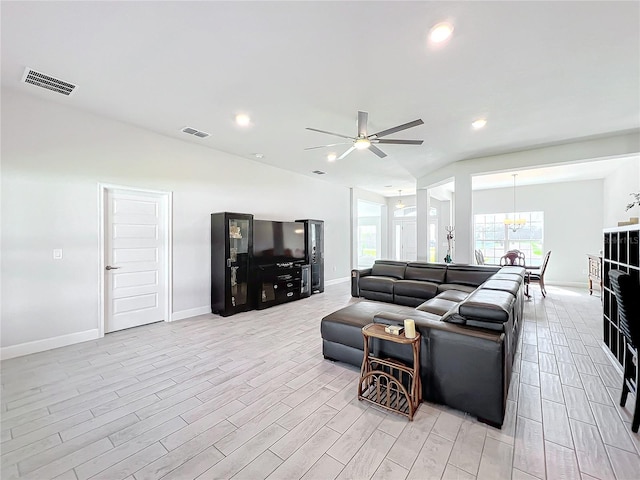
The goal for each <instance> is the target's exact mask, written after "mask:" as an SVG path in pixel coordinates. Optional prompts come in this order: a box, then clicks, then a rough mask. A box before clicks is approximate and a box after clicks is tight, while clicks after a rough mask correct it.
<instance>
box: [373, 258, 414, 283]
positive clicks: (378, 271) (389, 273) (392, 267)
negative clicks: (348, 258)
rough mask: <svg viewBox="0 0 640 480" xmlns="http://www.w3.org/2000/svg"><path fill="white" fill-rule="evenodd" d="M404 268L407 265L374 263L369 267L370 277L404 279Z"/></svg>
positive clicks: (402, 263) (403, 263)
mask: <svg viewBox="0 0 640 480" xmlns="http://www.w3.org/2000/svg"><path fill="white" fill-rule="evenodd" d="M406 268H407V264H406V263H405V262H393V261H389V260H386V261H376V262H375V263H374V264H373V267H371V275H376V276H379V277H391V278H397V279H400V278H404V271H405V269H406ZM364 278H366V277H364Z"/></svg>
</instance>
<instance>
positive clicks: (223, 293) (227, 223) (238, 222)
mask: <svg viewBox="0 0 640 480" xmlns="http://www.w3.org/2000/svg"><path fill="white" fill-rule="evenodd" d="M252 251H253V215H250V214H246V213H229V212H221V213H212V214H211V311H212V312H213V313H217V314H219V315H222V316H223V317H226V316H228V315H233V314H234V313H238V312H244V311H246V310H251V309H253V308H254V306H253V303H254V299H253V296H254V295H253V291H252V290H253V288H252V285H251V284H252V282H251V281H250V278H251V270H250V268H251V257H252Z"/></svg>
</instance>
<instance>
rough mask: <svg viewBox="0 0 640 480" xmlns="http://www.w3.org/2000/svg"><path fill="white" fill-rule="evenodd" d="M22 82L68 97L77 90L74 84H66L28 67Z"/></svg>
mask: <svg viewBox="0 0 640 480" xmlns="http://www.w3.org/2000/svg"><path fill="white" fill-rule="evenodd" d="M22 81H23V82H24V83H30V84H31V85H35V86H36V87H42V88H46V89H47V90H51V91H52V92H58V93H61V94H62V95H67V96H69V95H71V93H73V91H74V90H75V88H76V85H73V84H72V83H69V82H65V81H63V80H60V79H59V78H54V77H52V76H50V75H45V74H44V73H41V72H37V71H35V70H32V69H30V68H28V67H27V68H26V69H25V70H24V74H23V75H22Z"/></svg>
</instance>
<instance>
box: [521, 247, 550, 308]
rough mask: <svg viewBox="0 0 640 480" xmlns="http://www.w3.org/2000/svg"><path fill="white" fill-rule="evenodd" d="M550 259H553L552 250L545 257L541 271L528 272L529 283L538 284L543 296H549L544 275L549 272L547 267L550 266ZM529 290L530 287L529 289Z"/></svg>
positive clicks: (527, 279)
mask: <svg viewBox="0 0 640 480" xmlns="http://www.w3.org/2000/svg"><path fill="white" fill-rule="evenodd" d="M549 257H551V250H549V251H548V252H547V253H545V255H544V259H543V260H542V266H541V267H540V270H539V271H538V270H527V278H526V281H527V283H529V284H530V283H531V282H534V283H538V284H539V285H540V292H542V296H543V297H546V296H547V288H546V287H545V285H544V273H545V272H546V271H547V265H549ZM527 290H528V287H527Z"/></svg>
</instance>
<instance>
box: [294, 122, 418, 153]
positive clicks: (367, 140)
mask: <svg viewBox="0 0 640 480" xmlns="http://www.w3.org/2000/svg"><path fill="white" fill-rule="evenodd" d="M368 119H369V114H368V113H367V112H360V111H359V112H358V135H357V136H356V137H350V136H348V135H342V134H340V133H333V132H327V131H326V130H318V129H317V128H310V127H307V130H311V131H314V132H320V133H326V134H329V135H335V136H336V137H342V138H348V139H349V140H351V141H350V142H343V143H331V144H329V145H319V146H317V147H308V148H305V150H313V149H316V148H325V147H333V146H335V145H348V144H349V143H351V147H349V149H348V150H347V151H346V152H344V153H343V154H342V155H340V156H339V157H338V160H342V159H343V158H344V157H346V156H347V155H349V154H350V153H351V152H353V151H354V150H356V149H357V150H367V149H369V150H370V151H372V152H373V153H375V154H376V155H377V156H379V157H380V158H384V157H386V156H387V154H386V153H384V152H383V151H382V150H380V149H379V148H378V147H376V146H375V145H374V144H384V143H386V144H388V145H422V142H423V141H424V140H394V139H391V140H388V139H384V138H381V137H386V136H387V135H391V134H392V133H396V132H401V131H402V130H407V129H408V128H412V127H417V126H418V125H422V124H423V123H424V122H423V121H422V120H421V119H418V120H414V121H413V122H409V123H404V124H402V125H398V126H396V127H393V128H388V129H386V130H382V131H381V132H378V133H372V134H371V135H369V134H367V121H368Z"/></svg>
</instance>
